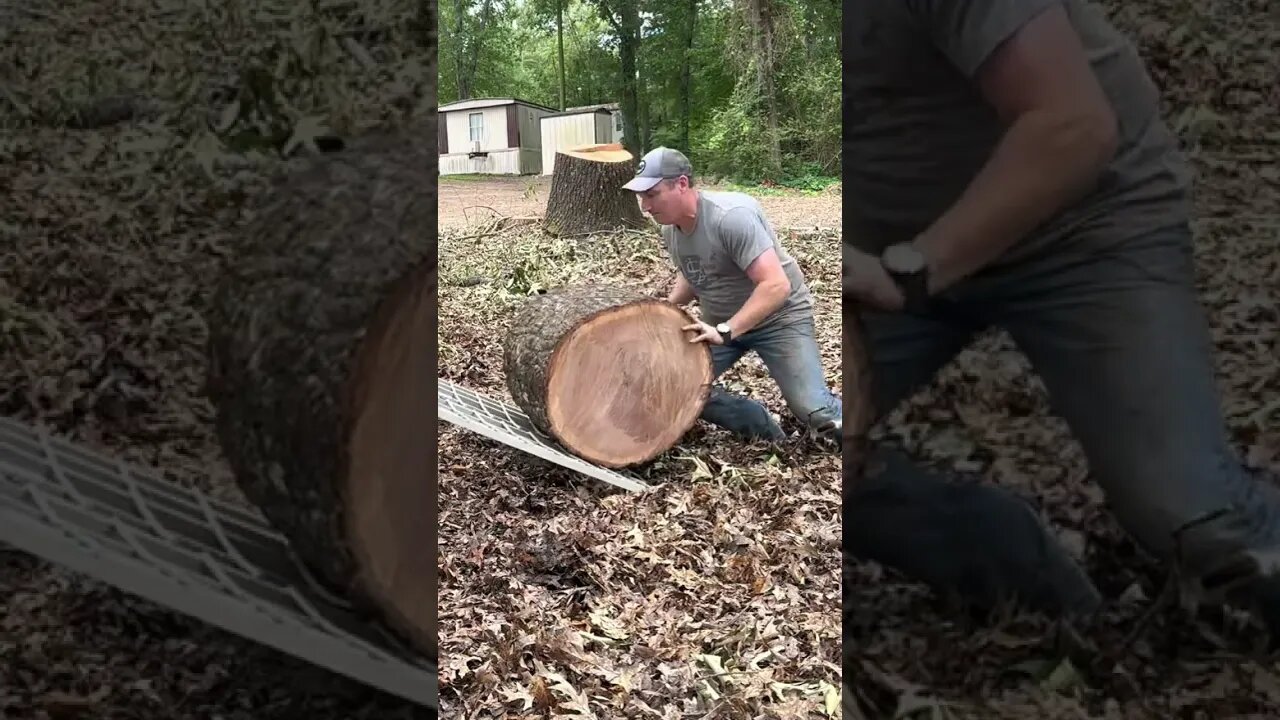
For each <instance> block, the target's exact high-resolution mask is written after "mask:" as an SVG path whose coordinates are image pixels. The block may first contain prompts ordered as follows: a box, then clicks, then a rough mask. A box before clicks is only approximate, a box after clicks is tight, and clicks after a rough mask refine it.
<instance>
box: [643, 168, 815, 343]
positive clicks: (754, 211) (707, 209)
mask: <svg viewBox="0 0 1280 720" xmlns="http://www.w3.org/2000/svg"><path fill="white" fill-rule="evenodd" d="M697 213H698V215H697V223H696V224H695V225H694V228H693V232H692V233H690V234H688V235H685V234H684V233H682V232H680V229H679V228H677V227H675V226H674V225H664V226H663V227H662V239H663V240H664V241H665V242H666V246H667V253H668V254H669V255H670V256H671V262H673V263H675V266H676V267H677V268H679V269H680V272H681V274H683V275H684V277H685V279H686V280H688V281H689V284H690V285H692V286H693V288H694V291H695V292H696V293H697V295H698V303H699V305H700V306H701V308H702V320H703V322H706V323H708V324H711V325H715V324H717V323H721V322H724V321H726V320H728V319H729V318H731V317H733V315H734V313H736V312H738V310H740V309H741V308H742V306H743V305H745V304H746V302H747V298H749V297H751V293H752V292H753V291H754V290H755V283H754V282H752V281H751V278H750V277H748V276H747V272H746V269H747V266H749V265H750V264H751V262H752V261H753V260H755V259H756V258H757V257H759V256H760V254H761V253H763V252H764V251H765V250H768V249H769V248H773V250H774V252H776V253H777V254H778V260H779V262H780V263H781V264H782V269H783V271H785V272H786V274H787V277H788V278H790V280H791V294H790V295H788V296H787V299H786V300H784V301H783V303H782V306H781V307H779V308H778V309H777V310H775V311H774V312H773V313H771V314H770V315H769V316H768V317H766V318H765V319H764V320H762V321H760V323H759V324H757V325H756V326H755V328H753V330H754V329H759V328H763V327H767V326H775V325H787V324H790V323H792V322H795V321H797V320H803V319H808V318H810V317H812V314H813V297H812V295H811V294H810V292H809V286H808V284H806V283H805V280H804V275H803V274H802V273H801V272H800V266H799V265H797V264H796V261H795V259H794V258H792V257H791V255H789V254H788V253H787V251H786V250H785V249H784V248H783V247H782V244H781V243H780V242H778V236H777V234H775V233H774V231H773V227H772V226H770V224H769V221H768V220H767V219H766V218H765V215H764V208H762V207H760V203H759V202H757V201H756V199H755V198H753V197H751V196H750V195H746V194H744V193H738V192H710V191H706V190H702V191H699V192H698V210H697Z"/></svg>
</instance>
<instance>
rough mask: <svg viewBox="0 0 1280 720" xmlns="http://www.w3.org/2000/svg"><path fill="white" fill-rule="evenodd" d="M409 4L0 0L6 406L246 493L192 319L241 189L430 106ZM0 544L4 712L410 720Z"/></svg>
mask: <svg viewBox="0 0 1280 720" xmlns="http://www.w3.org/2000/svg"><path fill="white" fill-rule="evenodd" d="M416 13H417V5H416V4H415V3H412V2H407V1H400V2H388V1H385V0H374V1H373V2H365V3H359V4H357V3H353V2H347V1H345V0H342V1H335V0H321V1H320V2H317V3H301V4H299V3H292V2H283V1H274V2H273V1H267V2H257V3H246V2H240V1H237V0H233V1H232V2H226V3H205V2H194V3H191V2H172V1H168V0H119V1H118V2H94V1H91V0H71V1H69V2H59V3H49V2H29V3H28V2H22V3H19V2H9V1H7V0H2V1H0V413H2V414H4V415H5V416H9V417H15V418H18V419H20V420H24V421H27V422H32V423H38V424H40V425H41V426H43V427H47V428H49V429H50V430H52V431H53V432H55V433H57V434H59V435H61V436H64V437H68V438H71V439H73V440H76V441H78V442H81V443H84V444H86V445H88V446H89V447H92V448H95V449H98V450H101V451H105V452H108V453H110V454H111V455H113V456H115V457H119V458H121V459H123V460H126V461H129V462H134V463H139V464H141V465H143V466H145V467H148V468H153V469H155V470H156V471H158V472H160V473H161V474H162V475H163V477H164V478H165V479H167V480H169V481H171V482H174V483H177V484H180V485H184V486H190V487H197V488H199V489H201V490H203V491H205V492H207V493H210V494H211V495H214V496H217V497H221V498H224V499H230V500H233V501H236V502H243V500H242V498H241V496H240V494H239V492H238V491H237V489H236V488H235V486H234V483H233V482H232V481H231V479H230V475H229V472H228V469H227V466H226V464H225V463H224V461H223V459H222V456H221V453H220V451H219V449H218V446H217V444H216V442H215V440H214V436H213V433H212V428H211V423H210V418H211V409H210V407H209V406H208V404H207V403H206V401H205V400H204V398H203V396H202V389H201V385H202V383H203V376H204V370H205V357H204V342H205V335H206V332H205V327H204V323H203V321H202V318H201V313H202V312H203V310H204V304H205V302H206V299H207V296H208V292H209V290H210V283H211V280H212V278H213V275H214V273H215V272H216V271H217V268H218V266H219V263H220V262H222V261H223V260H224V259H226V258H228V257H231V256H234V254H235V252H236V247H237V243H239V242H241V238H240V237H238V236H236V234H235V233H234V228H235V227H236V226H237V225H238V224H239V223H240V222H241V220H242V217H241V212H240V203H241V201H242V200H243V199H245V198H246V197H249V196H250V195H252V194H253V193H254V192H256V191H257V188H259V187H261V186H262V184H263V182H264V180H265V178H266V177H267V174H268V173H269V172H271V171H273V170H275V169H277V168H279V167H280V166H281V165H282V164H283V162H284V161H283V160H282V159H281V158H280V156H279V154H278V153H277V151H276V149H277V148H286V149H287V150H288V151H289V152H290V153H291V155H293V156H296V155H298V154H301V153H303V152H305V151H306V147H307V146H308V144H318V145H319V146H328V143H330V142H331V139H332V138H334V137H348V136H351V135H353V134H356V133H357V132H359V130H360V129H361V128H365V127H370V126H374V125H377V124H381V123H386V122H391V123H394V122H398V121H399V119H400V118H401V117H402V116H405V115H407V114H410V113H415V112H420V111H421V110H423V109H425V108H426V102H427V101H426V100H425V96H426V87H425V83H424V80H425V77H424V74H423V73H422V66H423V61H424V58H425V50H424V49H422V46H421V45H418V44H417V39H416V38H417V36H418V35H419V34H420V33H419V31H418V29H417V28H416V26H415V25H414V24H413V21H414V18H415V15H416ZM427 716H428V715H427V714H426V713H425V712H424V711H423V710H421V709H414V708H412V707H410V706H409V704H408V703H406V702H404V701H401V700H398V699H395V698H391V697H388V696H385V695H382V694H380V693H376V692H374V691H372V690H370V689H368V688H367V687H365V686H363V685H361V684H358V683H355V682H351V681H348V680H346V679H345V678H343V677H341V676H338V675H335V674H333V673H330V672H328V671H325V670H320V669H317V668H316V667H314V666H312V665H310V664H309V663H306V662H303V661H301V660H295V659H293V658H292V657H290V656H287V655H285V654H283V653H279V652H276V651H274V650H271V649H268V648H265V647H262V646H259V645H257V644H256V643H254V642H251V641H249V640H245V639H242V638H240V637H238V636H234V635H232V634H230V633H225V632H222V631H220V630H217V629H214V628H211V627H209V626H207V625H205V624H203V623H201V622H198V621H196V620H194V619H190V618H187V617H186V616H183V615H180V614H177V613H174V612H171V611H169V610H167V609H165V608H162V607H158V606H156V605H155V604H153V603H150V602H146V601H142V600H139V599H136V598H134V597H132V596H130V595H127V594H125V593H122V592H120V591H117V590H115V589H114V588H111V587H109V586H106V585H104V584H102V583H99V582H96V581H92V580H89V579H86V578H84V577H83V576H80V575H77V574H74V573H71V572H68V571H64V570H63V569H61V568H58V567H56V566H52V565H49V564H47V563H44V562H41V561H37V560H35V559H32V558H31V557H30V556H28V555H25V554H22V553H19V552H16V551H13V550H10V549H7V548H5V549H0V718H5V720H50V719H60V718H93V719H94V720H108V719H111V720H116V719H120V720H123V719H125V718H146V719H149V720H150V719H154V718H165V719H166V720H170V719H172V720H211V719H214V718H216V719H218V720H269V719H272V718H278V719H280V720H286V719H287V720H293V719H295V718H302V717H305V718H310V719H314V720H320V719H323V718H332V719H334V720H337V719H339V718H341V719H343V720H347V719H352V718H371V719H372V718H376V719H377V720H390V719H394V718H422V717H427Z"/></svg>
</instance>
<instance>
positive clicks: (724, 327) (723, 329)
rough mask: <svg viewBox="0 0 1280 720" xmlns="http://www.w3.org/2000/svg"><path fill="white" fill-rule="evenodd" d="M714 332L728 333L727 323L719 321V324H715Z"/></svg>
mask: <svg viewBox="0 0 1280 720" xmlns="http://www.w3.org/2000/svg"><path fill="white" fill-rule="evenodd" d="M716 332H718V333H720V334H721V335H726V334H728V332H729V323H720V324H719V325H717V326H716Z"/></svg>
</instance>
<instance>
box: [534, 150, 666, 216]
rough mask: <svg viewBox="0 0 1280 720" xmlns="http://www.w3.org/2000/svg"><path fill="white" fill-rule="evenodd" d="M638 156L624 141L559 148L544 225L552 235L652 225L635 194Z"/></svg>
mask: <svg viewBox="0 0 1280 720" xmlns="http://www.w3.org/2000/svg"><path fill="white" fill-rule="evenodd" d="M634 161H635V156H633V155H632V154H631V153H629V152H627V151H626V150H624V149H622V146H621V145H619V144H618V143H609V144H604V145H586V146H582V147H578V148H570V149H568V150H565V151H561V152H557V153H556V156H555V160H554V162H555V167H554V168H553V169H552V174H551V191H550V192H549V193H548V195H547V212H546V215H545V217H544V219H543V223H544V228H545V229H546V231H547V232H548V233H550V234H552V235H589V234H592V233H599V232H610V231H613V230H617V229H620V228H628V227H632V228H639V227H644V226H645V225H646V224H647V221H646V220H645V217H644V215H643V214H642V213H641V212H640V205H639V203H637V202H636V197H635V194H634V193H632V192H631V191H630V190H626V189H624V188H623V187H622V186H623V185H625V184H626V183H627V181H629V180H630V179H631V178H632V177H634V176H635V165H634Z"/></svg>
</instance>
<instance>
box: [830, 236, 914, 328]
mask: <svg viewBox="0 0 1280 720" xmlns="http://www.w3.org/2000/svg"><path fill="white" fill-rule="evenodd" d="M843 265H844V268H843V273H842V274H841V278H840V280H841V287H842V288H843V290H844V292H845V293H846V294H848V295H851V296H852V297H853V298H854V299H855V300H857V301H858V302H859V303H861V304H863V305H866V306H868V307H870V308H873V309H875V310H883V311H886V312H899V311H901V310H902V308H903V306H904V305H905V304H906V298H905V297H904V296H903V295H902V290H900V289H899V288H898V285H897V283H895V282H894V281H893V278H891V277H889V272H888V271H887V270H885V269H884V266H883V265H881V264H880V258H878V257H876V256H874V255H869V254H867V253H865V252H862V251H861V250H858V249H857V248H855V247H852V246H850V245H847V244H846V245H845V246H844V249H843Z"/></svg>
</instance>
